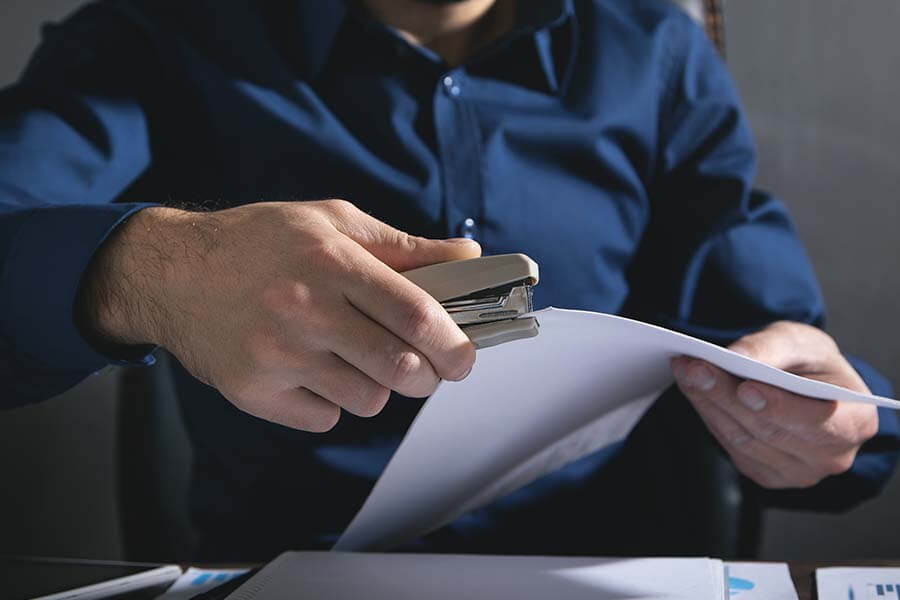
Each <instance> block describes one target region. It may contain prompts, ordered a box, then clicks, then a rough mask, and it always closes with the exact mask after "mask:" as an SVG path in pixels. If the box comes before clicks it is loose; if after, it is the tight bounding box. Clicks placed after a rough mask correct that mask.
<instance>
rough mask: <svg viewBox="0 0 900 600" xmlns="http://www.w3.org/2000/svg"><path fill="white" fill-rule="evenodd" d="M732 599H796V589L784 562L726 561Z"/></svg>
mask: <svg viewBox="0 0 900 600" xmlns="http://www.w3.org/2000/svg"><path fill="white" fill-rule="evenodd" d="M725 573H726V574H727V575H728V590H729V593H730V595H731V599H732V600H797V590H796V588H795V587H794V581H793V580H792V579H791V572H790V570H788V566H787V564H785V563H748V562H726V563H725Z"/></svg>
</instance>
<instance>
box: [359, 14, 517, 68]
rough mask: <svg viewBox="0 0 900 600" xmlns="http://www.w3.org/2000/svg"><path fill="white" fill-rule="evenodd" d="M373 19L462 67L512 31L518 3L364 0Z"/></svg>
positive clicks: (449, 62)
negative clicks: (494, 41) (464, 62)
mask: <svg viewBox="0 0 900 600" xmlns="http://www.w3.org/2000/svg"><path fill="white" fill-rule="evenodd" d="M360 2H361V3H362V5H363V6H364V7H365V8H366V9H367V10H368V11H369V12H370V13H371V14H372V16H373V17H374V18H376V19H378V20H379V21H381V22H382V23H384V24H385V25H388V26H389V27H392V28H394V29H396V30H397V32H398V33H400V35H402V36H403V37H404V38H406V39H407V40H408V41H409V42H410V43H412V44H417V45H420V46H425V47H427V48H429V49H431V50H433V51H434V52H436V53H437V54H439V55H440V56H441V58H443V59H444V60H445V61H446V62H447V63H448V64H450V65H453V66H455V65H458V64H460V63H462V62H463V61H465V60H466V59H467V58H468V57H470V56H472V55H473V54H474V53H475V52H477V51H478V50H480V49H481V48H483V47H484V46H486V45H487V44H489V43H490V42H492V41H493V40H495V39H497V38H498V37H500V36H502V35H503V34H504V33H506V32H508V31H509V30H511V29H512V28H513V26H514V24H515V1H514V0H461V1H459V2H452V3H447V4H441V3H431V2H427V1H426V0H360Z"/></svg>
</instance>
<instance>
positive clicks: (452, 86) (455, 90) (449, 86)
mask: <svg viewBox="0 0 900 600" xmlns="http://www.w3.org/2000/svg"><path fill="white" fill-rule="evenodd" d="M443 83H444V91H445V92H447V93H448V94H450V95H451V96H459V94H460V92H462V90H461V89H460V87H459V84H457V83H456V81H455V80H454V79H453V78H452V77H451V76H449V75H447V76H446V77H444V81H443Z"/></svg>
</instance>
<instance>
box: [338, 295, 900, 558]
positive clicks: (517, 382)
mask: <svg viewBox="0 0 900 600" xmlns="http://www.w3.org/2000/svg"><path fill="white" fill-rule="evenodd" d="M534 316H535V317H537V319H538V321H539V322H540V325H541V329H540V334H539V335H538V336H537V337H534V338H531V339H527V340H520V341H516V342H511V343H508V344H502V345H500V346H495V347H493V348H487V349H484V350H479V352H478V358H477V360H476V363H475V367H474V368H473V370H472V373H471V374H470V375H469V377H468V378H467V379H466V380H464V381H462V382H459V383H446V382H445V383H442V384H441V386H440V387H439V388H438V390H437V391H436V392H435V394H434V395H433V396H432V397H431V398H429V399H428V401H427V402H426V403H425V405H424V407H423V408H422V410H421V411H420V412H419V415H418V416H417V417H416V420H415V422H414V423H413V425H412V427H410V430H409V431H408V432H407V434H406V437H405V438H404V440H403V442H402V443H401V444H400V447H399V448H398V449H397V452H396V453H395V454H394V456H393V457H392V458H391V461H390V463H389V464H388V466H387V468H386V469H385V471H384V473H382V475H381V477H380V478H379V480H378V481H377V482H376V484H375V487H374V489H373V490H372V492H371V494H370V495H369V497H368V499H367V500H366V502H365V504H364V505H363V507H362V509H361V510H360V512H359V513H358V514H357V515H356V517H355V518H354V519H353V521H352V523H351V524H350V526H349V527H348V528H347V531H345V532H344V535H343V536H342V537H341V538H340V540H338V543H337V545H336V546H335V548H336V549H337V550H354V551H355V550H386V549H389V548H391V547H393V546H396V545H398V544H402V543H404V542H407V541H409V540H412V539H415V538H416V537H418V536H421V535H423V534H426V533H428V532H430V531H432V530H434V529H436V528H438V527H440V526H442V525H444V524H446V523H449V522H450V521H452V520H453V519H454V518H456V517H457V516H459V515H461V514H463V513H465V512H467V511H470V510H473V509H475V508H478V507H479V506H482V505H484V504H486V503H488V502H490V501H491V500H493V499H495V498H498V497H500V496H502V495H504V494H507V493H509V492H512V491H514V490H516V489H517V488H519V487H521V486H523V485H525V484H527V483H530V482H531V481H533V480H534V479H536V478H538V477H540V476H541V475H543V474H545V473H548V472H550V471H553V470H555V469H558V468H560V467H562V466H565V465H566V464H568V463H570V462H572V461H574V460H577V459H579V458H581V457H583V456H586V455H587V454H589V453H591V452H593V451H595V450H599V449H601V448H603V447H606V446H608V445H610V444H612V443H614V442H617V441H619V440H622V439H623V438H624V437H625V436H626V435H628V433H629V432H630V431H631V429H632V428H633V427H634V425H635V424H636V423H637V421H638V420H639V419H640V417H641V416H642V415H643V414H644V412H645V411H646V410H647V408H648V407H649V406H650V405H651V403H652V402H653V401H654V400H655V399H656V398H657V397H658V396H659V394H660V393H661V392H662V391H663V390H665V388H667V387H668V386H669V385H671V384H672V382H673V380H672V375H671V367H670V360H671V359H672V358H673V357H676V356H681V355H688V356H694V357H698V358H702V359H705V360H707V361H710V362H711V363H713V364H716V365H718V366H719V367H721V368H723V369H725V370H726V371H728V372H730V373H734V374H735V375H737V376H740V377H743V378H746V379H755V380H758V381H764V382H767V383H770V384H773V385H776V386H779V387H781V388H784V389H786V390H789V391H792V392H795V393H798V394H802V395H805V396H811V397H814V398H821V399H825V400H839V401H844V402H865V403H868V404H876V405H879V406H889V407H891V408H900V403H898V402H897V401H895V400H890V399H887V398H879V397H876V396H869V395H865V394H859V393H856V392H852V391H850V390H846V389H843V388H839V387H837V386H834V385H830V384H827V383H823V382H820V381H813V380H810V379H804V378H802V377H798V376H796V375H792V374H790V373H786V372H784V371H780V370H778V369H775V368H773V367H769V366H767V365H764V364H762V363H759V362H757V361H754V360H752V359H749V358H747V357H745V356H741V355H739V354H735V353H734V352H730V351H728V350H726V349H724V348H721V347H719V346H715V345H713V344H709V343H707V342H703V341H701V340H698V339H695V338H692V337H689V336H686V335H682V334H679V333H675V332H673V331H669V330H667V329H663V328H661V327H655V326H652V325H647V324H645V323H640V322H638V321H633V320H630V319H625V318H622V317H618V316H614V315H607V314H600V313H591V312H584V311H573V310H560V309H546V310H543V311H539V312H536V313H534Z"/></svg>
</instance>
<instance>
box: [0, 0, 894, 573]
mask: <svg viewBox="0 0 900 600" xmlns="http://www.w3.org/2000/svg"><path fill="white" fill-rule="evenodd" d="M754 169H755V158H754V147H753V142H752V139H751V135H750V132H749V130H748V128H747V123H746V120H745V117H744V114H743V112H742V109H741V107H740V104H739V101H738V98H737V95H736V92H735V89H734V86H733V84H732V82H731V80H730V78H729V76H728V74H727V71H726V69H725V67H724V66H723V64H722V62H721V61H720V59H719V57H718V56H717V55H716V53H715V51H714V50H713V49H712V47H711V46H710V44H709V43H708V41H707V40H706V38H705V35H704V33H703V32H702V31H701V30H700V29H698V28H697V27H696V26H695V25H694V24H693V23H692V22H691V21H690V20H689V19H688V18H686V17H685V16H684V15H682V14H681V13H680V12H679V11H678V10H677V9H675V8H672V7H670V6H669V5H668V3H666V2H661V1H655V0H553V1H545V2H526V1H523V2H520V4H519V14H518V23H517V26H516V27H515V30H514V31H512V32H510V33H509V34H507V35H505V36H503V37H502V38H501V39H499V40H497V41H496V42H494V43H492V44H491V45H490V46H489V47H487V48H485V49H483V50H482V51H480V52H479V53H478V54H477V55H476V56H473V57H472V58H471V59H469V60H467V61H466V62H465V64H462V65H460V66H455V67H451V66H448V65H447V64H445V63H444V62H443V61H442V60H441V59H440V57H438V56H436V55H435V54H434V53H432V52H430V51H428V50H427V49H425V48H421V47H415V46H412V45H410V44H408V43H407V42H405V41H404V40H403V39H402V38H401V37H400V36H398V35H397V34H396V33H394V32H393V31H391V30H390V29H388V28H386V27H384V26H383V25H381V24H379V23H377V22H375V21H372V20H370V19H368V18H367V17H366V16H365V15H364V14H363V13H362V12H361V11H360V10H359V9H358V7H357V6H356V5H355V4H354V3H345V2H343V1H339V0H293V1H288V0H283V1H274V0H273V1H261V0H260V1H251V0H237V1H232V2H214V1H213V0H196V1H193V2H184V1H183V0H177V1H176V0H155V1H150V0H118V1H112V0H110V1H104V2H97V3H94V4H90V5H88V6H86V7H84V8H83V9H81V10H79V11H78V12H77V13H76V14H74V15H73V16H71V17H70V18H68V19H66V20H65V21H64V22H63V23H62V24H60V25H55V26H49V27H47V28H46V29H45V31H44V41H43V43H42V45H41V46H40V48H39V49H38V51H37V52H36V54H35V55H34V57H33V59H32V61H31V62H30V64H29V66H28V68H27V70H26V71H25V73H24V74H23V76H22V77H21V79H20V80H19V81H18V82H17V83H16V84H15V85H14V86H12V87H10V88H7V89H6V90H4V91H3V92H2V93H0V268H2V270H0V277H2V279H0V290H2V292H0V304H2V306H0V373H2V381H3V394H2V399H0V402H2V404H3V405H5V406H14V405H18V404H23V403H27V402H32V401H37V400H41V399H44V398H47V397H49V396H51V395H54V394H57V393H59V392H62V391H63V390H65V389H67V388H68V387H70V386H71V385H73V384H75V383H76V382H77V381H79V380H81V379H83V378H84V377H85V376H87V375H88V374H90V373H91V372H94V371H96V370H98V369H100V368H102V367H103V366H104V365H107V364H109V363H111V362H122V361H117V360H116V357H109V356H105V355H103V354H101V353H100V352H99V351H98V350H97V349H95V348H93V347H92V346H91V345H90V344H89V343H88V342H87V341H86V340H85V338H84V337H83V336H82V335H81V333H80V332H79V330H78V328H77V326H76V324H75V322H74V319H73V303H74V298H75V296H76V291H77V289H78V285H79V281H80V278H81V276H82V274H83V273H84V270H85V268H86V266H87V264H88V263H89V261H90V260H91V257H92V256H93V254H94V252H95V250H96V249H97V248H98V247H99V246H100V245H101V244H102V243H103V241H104V239H105V238H106V237H107V236H108V235H109V233H110V232H111V231H112V230H114V229H115V227H116V226H117V225H118V224H119V223H121V222H122V221H123V220H124V219H127V218H128V216H129V215H131V214H132V213H134V212H135V211H137V210H140V209H141V208H143V207H146V206H148V205H151V204H153V203H163V204H168V205H173V206H183V207H202V208H204V209H216V208H224V207H228V206H234V205H238V204H243V203H250V202H256V201H262V200H290V199H295V200H304V199H318V198H345V199H348V200H351V201H352V202H354V203H355V204H356V205H358V206H359V207H360V208H362V209H363V210H364V211H367V212H369V213H371V214H372V215H374V216H375V217H377V218H379V219H382V220H384V221H386V222H388V223H391V224H392V225H394V226H396V227H399V228H402V229H404V230H406V231H409V232H414V233H417V234H420V235H426V236H431V237H447V236H469V237H473V238H475V239H477V240H478V241H479V242H480V243H481V245H482V247H483V249H484V252H485V253H486V254H497V253H505V252H524V253H527V254H529V255H530V256H531V257H532V258H534V259H535V260H536V261H537V262H538V263H539V264H540V265H541V276H542V280H541V284H540V285H539V286H538V287H537V288H536V291H535V302H536V304H537V305H538V306H547V305H551V304H552V305H555V306H560V307H566V308H578V309H587V310H593V311H603V312H611V313H622V314H627V315H629V316H632V317H635V318H639V319H642V320H645V321H649V322H653V323H657V324H661V325H663V326H666V327H669V328H673V329H676V330H679V331H683V332H686V333H689V334H692V335H696V336H699V337H702V338H705V339H708V340H712V341H714V342H717V343H728V342H730V341H733V340H735V339H736V338H738V337H739V336H741V335H743V334H745V333H748V332H752V331H754V330H757V329H759V328H760V327H763V326H764V325H766V324H767V323H769V322H771V321H774V320H778V319H790V320H794V321H802V322H806V323H813V324H822V322H823V314H824V308H823V302H822V298H821V295H820V292H819V290H818V287H817V284H816V280H815V277H814V275H813V272H812V270H811V268H810V265H809V262H808V260H807V257H806V255H805V253H804V250H803V248H802V246H801V244H800V242H799V241H798V240H797V237H796V235H795V232H794V229H793V227H792V225H791V221H790V219H789V216H788V214H787V212H786V211H785V209H784V207H783V206H782V205H781V204H780V203H779V202H778V201H777V200H776V199H774V198H773V197H772V196H770V195H768V194H765V193H762V192H758V191H754V190H753V189H752V181H753V177H754ZM138 362H143V363H146V364H150V363H152V357H151V356H146V357H144V358H142V359H139V360H138ZM859 369H860V371H861V373H862V374H863V376H864V377H865V379H866V381H867V383H868V384H869V385H870V387H872V389H873V391H876V392H879V393H884V394H888V393H890V391H889V388H888V387H887V383H886V382H885V381H884V380H883V379H882V378H880V377H879V376H878V375H877V374H876V373H874V372H873V371H871V369H868V368H867V367H865V366H864V365H863V366H860V367H859ZM176 382H177V385H178V392H179V397H180V399H181V401H182V402H181V406H182V412H183V416H184V419H185V422H186V424H187V427H188V431H189V433H190V436H191V440H192V442H193V445H194V448H195V469H194V479H193V490H192V497H191V508H192V511H193V515H194V520H195V524H196V525H197V527H198V529H199V531H200V533H201V535H202V536H204V539H205V540H206V544H207V548H215V547H218V548H220V549H221V547H222V546H221V545H222V544H227V540H229V539H231V540H233V539H236V538H239V539H241V540H242V541H241V542H240V543H241V548H242V550H243V552H244V554H240V555H238V554H230V555H229V554H227V553H222V554H220V555H218V556H222V557H238V558H241V557H247V556H250V555H251V553H252V550H248V549H250V548H253V547H254V546H253V544H254V543H255V542H254V540H262V537H264V536H262V534H261V533H260V531H261V530H266V531H269V532H272V531H276V530H277V532H278V533H279V535H281V536H282V537H281V538H278V540H276V541H274V542H273V541H272V540H268V541H266V540H262V541H259V543H258V544H257V546H256V551H257V552H258V554H257V555H255V556H258V555H264V554H265V553H266V552H269V550H270V549H273V548H274V550H277V549H278V548H276V546H277V544H281V545H282V546H281V547H282V548H283V547H285V546H292V547H295V548H300V547H323V546H327V545H328V544H329V543H330V542H331V541H332V540H333V539H334V538H335V536H336V535H337V534H339V533H340V531H341V530H342V529H343V528H344V527H345V526H346V524H347V522H348V521H349V519H350V517H352V515H353V513H354V512H355V510H356V509H357V508H358V507H359V506H360V504H361V502H362V500H363V499H364V498H365V495H366V494H367V492H368V490H369V488H370V487H371V485H372V482H373V481H374V480H375V478H377V476H378V474H379V472H380V471H381V469H382V468H383V466H384V464H385V463H386V461H387V460H388V458H389V457H390V454H391V452H392V451H393V449H394V448H395V447H396V444H397V443H398V441H399V439H400V438H401V437H402V434H403V432H404V431H405V429H406V427H408V425H409V423H410V421H411V419H412V418H413V416H414V415H415V412H416V410H417V409H418V407H419V406H420V401H416V400H409V399H404V398H395V399H394V400H392V402H390V403H389V405H388V408H387V409H386V410H385V412H384V413H383V414H382V415H380V416H379V417H376V418H374V419H370V420H363V419H357V418H354V417H352V416H350V415H345V416H344V417H343V419H342V421H341V423H340V424H339V425H338V427H337V428H336V429H335V430H334V431H333V432H330V433H328V434H326V435H313V434H307V433H304V432H296V431H291V430H287V429H285V428H282V427H279V426H276V425H272V424H269V423H265V422H262V421H259V420H257V419H254V418H252V417H249V416H247V415H245V414H243V413H241V412H240V411H238V410H237V409H236V408H234V407H233V406H231V405H230V404H229V403H228V402H226V401H225V400H224V399H223V398H222V397H221V396H219V395H218V394H217V393H216V392H215V391H214V390H212V389H210V388H207V387H205V386H203V385H201V384H199V383H198V382H196V381H195V380H193V378H191V377H190V376H189V375H188V374H187V373H185V372H184V371H183V370H181V369H176ZM682 400H683V399H682ZM673 402H676V404H677V401H673ZM676 404H672V406H676ZM678 406H679V407H680V408H678V409H677V410H676V409H673V410H674V412H675V413H676V417H673V418H678V419H691V418H696V417H695V415H693V413H692V412H691V410H690V408H689V406H688V405H687V403H685V402H682V403H681V404H680V405H678ZM692 415H693V416H692ZM880 417H881V425H880V431H879V434H878V436H877V437H876V438H875V439H874V440H873V441H872V442H870V443H869V444H868V445H867V446H866V447H864V448H863V451H862V452H861V453H860V455H859V456H858V458H857V460H856V462H855V464H854V466H853V468H852V470H851V471H850V472H849V473H847V474H845V475H842V476H839V477H832V478H829V479H828V480H826V481H825V482H823V483H822V484H820V485H819V486H816V487H814V488H811V489H808V490H798V491H791V492H771V493H767V494H766V498H767V501H768V502H771V503H772V504H782V505H789V506H795V507H806V508H816V507H818V508H841V507H846V506H850V505H852V504H854V503H855V502H858V501H859V500H861V499H863V498H865V497H868V496H871V495H873V494H875V493H877V491H878V490H879V489H880V487H881V486H882V485H883V483H884V481H885V480H886V479H887V477H888V475H889V473H890V472H891V469H892V467H893V462H894V460H895V458H896V456H895V454H894V453H893V450H892V448H893V447H894V446H896V442H897V439H898V437H900V433H898V425H897V420H896V418H895V417H894V415H893V414H892V413H890V412H887V411H882V412H881V413H880ZM673 425H674V424H673ZM648 443H649V444H651V445H652V443H653V442H652V441H651V442H648ZM620 451H621V448H619V447H616V448H611V449H607V450H606V451H602V452H599V453H597V454H595V455H591V456H589V457H587V458H586V459H583V460H581V461H579V462H578V463H576V464H574V465H571V466H570V467H567V468H565V469H562V470H560V471H558V472H557V473H554V474H552V475H549V476H547V477H545V478H543V479H542V480H540V481H538V482H535V483H534V484H532V485H531V486H528V487H527V488H525V489H523V490H520V491H519V492H517V493H515V494H512V495H511V496H509V497H507V498H506V499H504V500H502V501H500V502H498V503H495V504H494V505H492V506H490V507H487V508H485V509H483V510H481V511H476V512H475V513H472V514H470V515H468V516H466V517H464V518H463V519H461V520H460V521H458V522H456V523H454V524H453V525H452V526H450V527H449V528H448V531H453V532H455V533H454V535H458V536H461V537H462V539H473V540H474V539H476V538H477V537H478V535H479V534H482V533H483V534H485V535H488V536H489V535H491V534H492V532H495V531H499V529H497V528H502V527H503V526H504V522H505V521H504V519H507V515H512V514H513V513H516V514H527V515H531V516H530V517H529V518H536V519H543V518H545V516H546V514H547V513H546V512H531V513H529V512H528V510H529V507H535V506H541V507H546V506H556V507H557V508H558V509H560V510H561V511H562V512H571V513H573V514H578V515H584V514H586V513H585V511H589V510H592V507H593V508H594V509H596V507H597V506H600V502H601V501H600V500H599V499H598V498H599V497H600V496H601V495H603V493H602V492H597V489H598V488H597V486H598V485H599V486H600V488H601V489H602V487H603V482H604V481H606V479H605V478H606V477H607V476H608V474H609V471H610V470H611V469H612V468H613V467H611V466H610V465H613V464H614V463H615V461H616V460H617V459H616V456H617V454H618V453H620ZM656 451H658V452H660V453H662V452H665V451H666V449H665V448H658V449H657V450H656ZM631 476H632V477H634V476H637V475H634V474H633V473H632V475H631ZM625 481H628V479H627V478H626V479H625ZM598 482H599V483H598ZM573 490H575V491H574V492H573ZM588 490H594V491H593V492H590V493H591V494H595V495H594V496H591V495H590V494H589V493H588ZM605 493H606V494H607V495H609V493H610V492H609V491H608V490H607V491H606V492H605ZM616 493H618V494H619V495H622V496H627V489H626V490H619V491H617V492H616ZM566 494H568V496H567V495H566ZM573 494H577V495H578V498H579V500H578V501H571V502H563V501H562V500H560V499H565V498H569V499H571V498H573ZM554 502H555V503H556V504H554ZM560 507H561V508H560ZM542 510H543V509H542ZM517 511H518V512H517ZM522 511H525V512H522ZM542 515H543V516H542ZM510 518H512V517H510ZM510 522H511V521H510ZM573 522H574V521H573ZM580 522H582V523H583V522H584V521H583V519H582V520H581V521H580ZM561 527H562V529H564V530H565V526H561ZM572 527H573V528H577V526H576V525H573V526H572ZM223 530H227V532H228V534H227V535H221V534H217V532H221V531H223ZM473 532H474V533H473ZM564 533H565V534H566V535H568V536H569V537H570V538H571V537H572V536H575V535H576V533H577V532H574V531H572V530H565V531H564ZM261 536H262V537H261ZM466 536H469V537H468V538H467V537H466ZM267 544H268V545H267ZM523 547H524V546H523ZM545 547H546V546H545ZM586 547H587V546H586ZM562 549H563V550H565V548H564V547H563V548H562ZM274 550H273V551H274ZM613 550H614V549H613ZM206 556H214V552H213V551H212V550H210V552H208V553H207V554H206Z"/></svg>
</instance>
